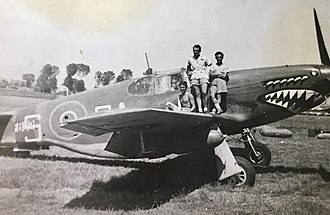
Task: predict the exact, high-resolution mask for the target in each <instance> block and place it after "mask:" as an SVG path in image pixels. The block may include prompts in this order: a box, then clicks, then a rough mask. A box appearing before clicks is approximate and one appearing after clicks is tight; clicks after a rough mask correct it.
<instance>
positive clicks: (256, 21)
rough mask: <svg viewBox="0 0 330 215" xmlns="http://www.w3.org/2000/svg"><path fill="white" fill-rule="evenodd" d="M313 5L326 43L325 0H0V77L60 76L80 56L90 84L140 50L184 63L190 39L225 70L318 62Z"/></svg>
mask: <svg viewBox="0 0 330 215" xmlns="http://www.w3.org/2000/svg"><path fill="white" fill-rule="evenodd" d="M313 8H315V9H316V10H317V12H318V17H319V21H320V24H321V28H322V31H323V35H324V37H325V42H326V44H327V46H328V47H329V48H328V49H330V13H329V9H330V1H328V0H272V1H270V0H204V1H201V0H180V1H178V0H108V1H107V0H11V1H5V0H0V78H10V79H21V77H22V74H24V73H33V74H35V76H36V77H37V76H39V74H40V70H41V69H42V67H43V66H44V65H45V64H51V65H56V66H58V67H59V69H60V74H59V76H58V83H59V84H62V83H63V79H64V78H65V77H66V65H68V64H70V63H84V64H87V65H89V66H90V68H91V73H90V74H89V75H88V76H87V77H86V78H85V82H86V86H87V87H88V88H92V87H93V86H94V73H95V72H96V71H101V72H105V71H108V70H111V71H114V72H115V73H116V74H119V73H120V71H121V70H122V69H127V68H129V69H131V70H132V71H133V75H134V76H135V77H139V76H142V73H143V72H144V71H145V70H146V69H147V64H146V60H145V53H147V54H148V58H149V63H150V66H151V67H152V68H153V69H154V70H156V71H162V70H170V69H177V68H180V67H186V64H187V60H188V58H189V56H191V55H192V46H193V45H195V44H200V45H201V46H202V54H203V55H205V56H206V57H208V58H209V59H210V60H212V61H214V53H215V52H216V51H218V50H221V51H223V52H224V53H225V59H224V62H225V63H226V64H227V65H228V66H229V67H230V69H231V70H236V69H244V68H254V67H266V66H276V65H285V64H289V65H292V64H319V63H320V60H319V55H318V48H317V43H316V38H315V28H314V21H313Z"/></svg>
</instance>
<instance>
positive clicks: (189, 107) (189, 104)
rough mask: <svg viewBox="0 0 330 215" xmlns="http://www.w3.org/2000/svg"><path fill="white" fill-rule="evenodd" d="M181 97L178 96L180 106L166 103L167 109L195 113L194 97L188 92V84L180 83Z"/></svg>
mask: <svg viewBox="0 0 330 215" xmlns="http://www.w3.org/2000/svg"><path fill="white" fill-rule="evenodd" d="M179 88H180V91H181V93H180V95H179V96H178V105H175V104H173V103H172V102H166V109H169V110H175V111H187V112H193V111H194V110H195V101H194V96H193V95H192V94H191V93H190V92H189V91H187V88H188V86H187V82H185V81H181V82H180V83H179Z"/></svg>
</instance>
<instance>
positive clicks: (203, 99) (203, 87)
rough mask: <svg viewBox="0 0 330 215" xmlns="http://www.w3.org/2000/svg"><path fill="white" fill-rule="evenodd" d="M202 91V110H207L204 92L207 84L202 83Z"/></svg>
mask: <svg viewBox="0 0 330 215" xmlns="http://www.w3.org/2000/svg"><path fill="white" fill-rule="evenodd" d="M201 88H202V92H201V97H202V101H203V105H204V112H207V111H208V110H207V103H206V94H207V84H202V85H201Z"/></svg>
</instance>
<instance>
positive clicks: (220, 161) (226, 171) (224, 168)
mask: <svg viewBox="0 0 330 215" xmlns="http://www.w3.org/2000/svg"><path fill="white" fill-rule="evenodd" d="M219 132H220V131H219ZM214 153H215V156H216V157H215V160H216V167H217V171H218V177H219V180H220V181H222V180H226V181H228V182H229V183H231V184H234V185H235V186H243V185H248V186H253V184H254V182H255V171H254V167H253V166H252V165H251V164H250V163H249V162H248V161H247V160H246V159H244V158H243V157H238V156H237V157H234V155H233V153H232V152H231V150H230V148H229V146H228V144H227V141H226V139H224V140H223V141H222V143H220V144H219V145H218V146H216V147H215V148H214Z"/></svg>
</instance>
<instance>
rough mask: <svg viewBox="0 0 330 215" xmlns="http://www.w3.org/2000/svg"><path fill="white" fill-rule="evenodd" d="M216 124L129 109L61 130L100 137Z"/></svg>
mask: <svg viewBox="0 0 330 215" xmlns="http://www.w3.org/2000/svg"><path fill="white" fill-rule="evenodd" d="M212 122H214V117H213V116H212V115H210V114H200V113H191V112H182V111H171V110H163V109H152V108H134V109H128V108H127V109H126V108H125V109H118V110H113V111H109V112H103V113H95V114H91V115H87V116H85V117H83V118H78V119H75V120H68V121H65V122H63V123H62V124H61V127H62V128H65V129H69V130H73V131H77V132H80V133H85V134H89V135H93V136H99V135H102V134H106V133H110V132H114V131H127V132H130V131H132V132H136V131H137V130H141V129H142V130H148V131H152V130H155V131H158V130H162V131H166V130H171V129H180V128H183V127H188V126H194V125H198V124H207V123H212Z"/></svg>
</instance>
